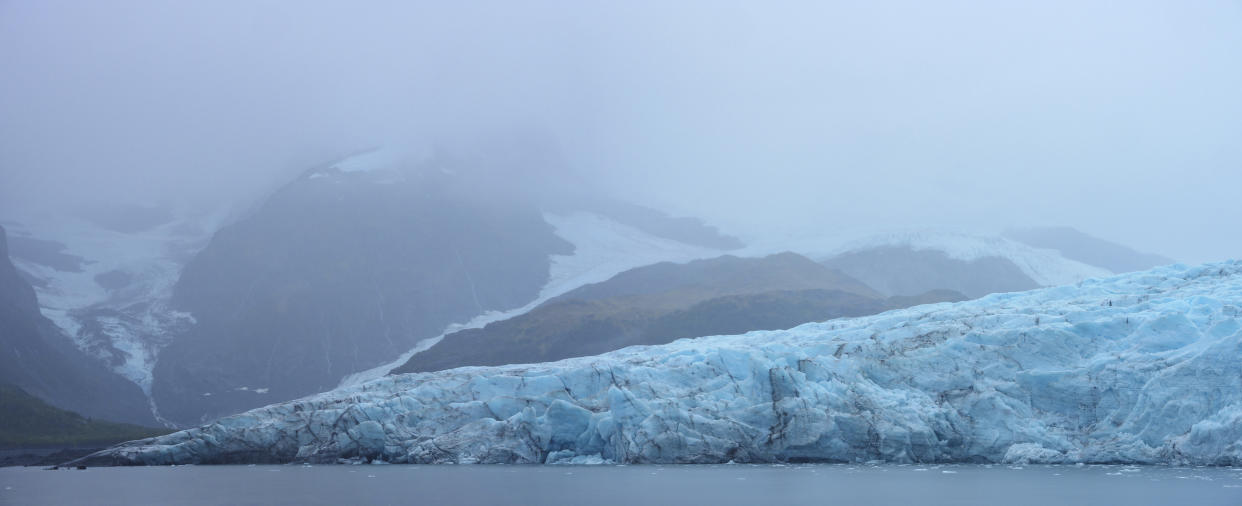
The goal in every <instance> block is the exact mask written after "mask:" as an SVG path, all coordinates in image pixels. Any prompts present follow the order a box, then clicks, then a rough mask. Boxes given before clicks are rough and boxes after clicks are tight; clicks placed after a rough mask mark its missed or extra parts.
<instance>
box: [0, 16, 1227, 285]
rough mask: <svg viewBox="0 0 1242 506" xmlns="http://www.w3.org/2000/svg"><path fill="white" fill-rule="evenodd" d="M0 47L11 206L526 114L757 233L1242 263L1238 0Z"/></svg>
mask: <svg viewBox="0 0 1242 506" xmlns="http://www.w3.org/2000/svg"><path fill="white" fill-rule="evenodd" d="M456 4H465V5H456ZM670 4H671V5H670ZM0 68H2V69H4V78H3V79H0V216H3V214H2V213H6V212H9V213H11V212H14V210H15V209H23V208H28V207H31V206H36V205H40V204H43V205H59V204H60V203H61V202H73V201H80V200H100V199H103V200H124V201H137V202H157V201H190V202H196V203H203V202H216V201H221V200H226V201H227V200H230V199H239V198H245V197H247V196H249V195H252V194H253V193H254V191H255V188H267V187H270V186H271V185H273V184H277V183H278V182H279V181H280V179H281V178H283V177H285V176H284V175H285V174H288V173H289V172H290V171H293V170H297V169H299V168H303V167H305V166H307V165H308V164H310V163H313V162H318V161H322V159H323V158H324V157H326V156H331V155H332V154H334V153H339V152H342V151H348V150H353V149H358V148H362V147H367V146H373V145H376V144H386V143H387V144H391V143H401V142H407V141H409V140H410V139H420V140H421V139H426V138H428V137H436V136H446V135H449V136H451V135H467V134H469V133H470V132H477V131H484V130H487V129H492V128H504V127H508V126H511V125H530V126H532V127H535V128H538V129H541V130H543V131H547V132H550V133H551V134H552V135H554V136H555V138H556V139H557V141H558V142H559V143H560V145H561V147H562V149H563V150H564V151H565V154H566V156H567V158H568V159H569V160H570V161H571V162H572V163H573V164H574V165H575V166H576V167H578V168H579V169H581V170H582V171H584V172H586V173H588V174H589V175H590V176H591V177H590V179H592V180H594V181H598V182H599V183H600V184H603V185H605V186H608V187H610V188H613V189H615V190H616V191H617V192H619V193H621V194H623V195H626V196H629V197H631V198H633V199H637V200H640V201H642V202H645V203H649V204H653V205H656V206H658V207H662V208H665V209H668V210H672V211H675V212H678V213H682V214H693V215H699V216H701V217H704V218H706V219H708V220H709V221H711V222H713V223H715V224H718V225H721V226H722V227H723V228H725V229H726V230H728V231H732V232H735V233H739V234H742V235H744V236H760V235H772V234H783V233H810V232H826V233H832V232H834V231H839V230H841V229H843V228H849V229H852V230H857V229H860V228H871V227H875V228H891V227H913V226H924V225H935V226H952V227H964V228H979V229H1000V228H1004V227H1007V226H1015V225H1053V224H1058V225H1059V224H1066V225H1073V226H1076V227H1079V228H1081V229H1083V230H1084V231H1087V232H1090V233H1093V234H1096V235H1099V236H1102V237H1105V238H1108V239H1112V240H1117V241H1120V242H1123V243H1126V244H1129V245H1132V246H1135V247H1138V248H1140V249H1144V250H1149V251H1153V252H1158V253H1163V254H1166V255H1170V256H1174V257H1176V258H1178V259H1180V260H1185V261H1192V262H1193V261H1207V260H1214V259H1221V258H1225V257H1242V234H1238V233H1237V230H1238V222H1239V218H1242V199H1240V198H1238V195H1237V194H1238V190H1239V189H1240V188H1242V142H1240V140H1242V91H1239V90H1242V2H1238V1H1216V2H1213V1H1195V2H1169V1H1158V2H1142V1H1119V2H1102V1H1101V2H1091V1H1087V2H1083V1H1065V2H1059V1H1041V2H978V1H972V2H956V1H940V2H920V1H911V2H881V1H869V2H849V3H846V2H842V3H840V4H835V3H829V2H804V3H787V4H776V3H772V2H743V3H724V2H702V3H692V2H650V3H643V2H639V3H632V2H610V3H593V4H589V5H586V4H582V3H579V2H549V3H542V2H474V3H466V2H428V3H426V4H424V5H414V4H413V3H412V2H392V3H379V2H376V3H372V2H304V1H292V0H288V1H269V2H262V1H245V2H193V3H192V2H169V1H153V2H139V1H127V0H122V1H118V2H82V1H68V2H59V1H54V0H53V1H49V0H37V1H36V0H0Z"/></svg>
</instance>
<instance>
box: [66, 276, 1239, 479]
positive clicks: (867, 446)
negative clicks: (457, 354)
mask: <svg viewBox="0 0 1242 506" xmlns="http://www.w3.org/2000/svg"><path fill="white" fill-rule="evenodd" d="M1240 321H1242V262H1237V261H1231V262H1223V263H1216V264H1208V265H1203V266H1198V267H1186V266H1168V267H1162V268H1158V269H1154V270H1151V271H1146V272H1139V273H1133V274H1127V275H1123V276H1117V277H1113V278H1108V279H1092V280H1087V281H1085V282H1082V283H1080V284H1078V285H1073V286H1061V287H1055V288H1047V289H1041V290H1035V291H1031V292H1023V293H1009V294H996V295H990V296H987V297H984V298H982V299H978V300H974V301H968V302H962V303H956V304H947V303H946V304H935V305H928V306H918V307H914V308H909V309H904V310H897V311H890V312H887V313H883V314H879V315H875V316H870V317H863V318H852V319H841V320H832V321H828V322H823V323H811V324H806V325H802V326H799V327H796V328H794V329H790V330H785V331H766V332H752V333H749V334H745V335H738V336H714V337H703V338H697V339H684V340H680V341H676V342H674V343H671V344H668V345H662V346H649V347H643V346H639V347H631V348H626V349H622V350H619V351H616V352H612V353H608V354H605V355H600V356H597V357H585V358H577V359H569V360H564V361H560V362H553V363H546V364H534V365H513V366H504V367H480V368H462V369H454V370H449V371H441V372H435V373H420V374H409V375H402V376H395V377H387V378H382V379H378V380H375V381H371V382H367V383H364V384H361V385H356V386H352V387H348V388H342V389H338V390H334V391H331V392H327V393H324V394H319V395H316V396H311V397H307V398H304V399H301V400H297V401H291V402H286V403H282V404H276V405H271V406H267V407H264V408H260V409H256V410H252V411H249V412H246V413H242V414H239V415H236V416H232V417H228V418H224V419H221V420H219V421H217V422H216V423H213V424H210V425H206V426H203V427H200V428H195V429H190V430H186V431H182V432H178V433H174V434H170V435H167V436H162V437H158V438H152V439H147V440H142V441H135V442H130V443H126V444H124V445H120V446H118V447H114V448H112V449H109V450H105V451H103V452H100V453H97V454H94V455H92V456H89V457H86V458H85V459H84V460H83V461H82V462H84V463H90V464H170V463H179V464H181V463H235V462H290V461H310V462H336V461H338V460H339V459H364V460H369V459H379V460H383V461H386V462H394V463H398V462H405V463H476V462H477V463H500V462H505V463H554V462H618V463H621V462H631V463H643V462H647V463H698V462H703V463H706V462H716V463H719V462H727V461H730V460H733V461H736V462H747V461H749V462H764V461H859V460H862V461H868V460H885V461H892V462H931V461H979V462H1003V461H1008V462H1045V463H1056V462H1130V463H1194V464H1230V465H1238V464H1242V324H1240Z"/></svg>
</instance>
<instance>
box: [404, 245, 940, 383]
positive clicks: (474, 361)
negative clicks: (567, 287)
mask: <svg viewBox="0 0 1242 506" xmlns="http://www.w3.org/2000/svg"><path fill="white" fill-rule="evenodd" d="M931 297H932V298H936V297H940V299H939V300H937V301H942V300H961V297H960V296H955V295H954V294H948V293H941V294H933V295H932V296H931ZM929 301H930V300H929ZM897 302H900V301H897ZM892 307H893V306H892V305H891V304H890V301H889V300H887V299H885V298H884V297H882V296H881V295H880V294H878V293H876V292H875V291H874V290H871V289H870V288H869V287H867V286H866V285H864V284H862V283H859V282H858V281H857V280H854V279H852V278H850V277H848V276H845V275H842V274H841V273H839V272H836V271H834V270H832V269H828V268H825V267H824V266H822V265H819V264H816V263H815V262H814V261H811V260H810V259H807V258H806V257H802V256H800V255H796V254H793V253H782V254H777V255H771V256H768V257H764V258H738V257H733V256H723V257H718V258H713V259H707V260H696V261H692V262H688V263H684V264H678V263H671V262H664V263H659V264H654V265H649V266H645V267H639V268H636V269H632V270H629V271H626V272H623V273H621V274H618V275H617V276H615V277H613V278H611V279H609V280H607V281H604V282H601V283H594V284H590V285H586V286H583V287H581V288H578V289H575V290H573V291H570V292H568V293H566V294H564V295H562V296H560V297H556V298H554V299H552V300H550V301H548V302H546V303H544V304H543V305H540V306H539V307H537V308H535V309H534V310H532V311H530V312H529V313H526V314H523V315H519V316H516V317H513V318H510V319H507V320H503V321H499V322H495V323H492V324H489V325H487V326H486V327H483V328H481V329H468V330H463V331H460V332H456V333H453V334H449V335H447V336H445V337H444V339H442V340H441V341H439V342H438V343H436V344H435V345H434V346H432V347H431V348H429V349H428V350H426V351H423V352H420V353H417V354H415V355H414V356H413V357H411V359H410V360H409V361H408V362H406V363H405V364H404V365H402V366H401V367H399V368H397V369H395V370H394V371H393V373H394V374H399V373H406V372H422V371H435V370H442V369H450V368H453V367H461V366H469V365H504V364H515V363H533V362H547V361H552V360H559V359H562V358H569V357H579V356H586V355H595V354H600V353H605V352H608V351H612V350H616V349H619V348H623V347H626V346H632V345H652V344H664V343H668V342H671V341H674V340H676V339H681V338H687V337H698V336H709V335H719V334H735V333H742V332H747V331H751V330H764V329H768V330H770V329H782V328H789V327H793V326H796V325H799V324H802V323H806V322H810V321H822V320H828V319H832V318H839V317H843V316H861V315H867V314H874V313H878V312H880V311H884V310H886V309H890V308H892Z"/></svg>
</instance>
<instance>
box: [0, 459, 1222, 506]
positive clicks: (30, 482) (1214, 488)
mask: <svg viewBox="0 0 1242 506" xmlns="http://www.w3.org/2000/svg"><path fill="white" fill-rule="evenodd" d="M0 504H14V505H18V504H20V505H30V506H35V505H41V504H49V505H71V504H100V505H106V504H124V505H130V504H159V505H198V504H239V505H240V504H263V505H268V504H297V505H303V504H540V505H552V504H624V505H634V504H845V505H868V504H898V505H913V504H928V505H938V504H945V505H949V504H952V505H975V504H978V505H994V504H1008V505H1040V506H1046V505H1053V506H1069V505H1079V504H1081V505H1104V504H1124V505H1148V504H1150V505H1157V504H1158V505H1167V504H1194V505H1199V506H1209V505H1218V504H1219V505H1230V506H1237V505H1242V468H1185V467H1127V466H1084V467H1074V466H1000V465H997V466H918V465H908V466H897V465H882V466H865V465H788V466H782V465H755V466H752V465H716V466H396V465H387V466H384V465H358V466H313V467H312V466H300V465H287V466H180V467H145V468H92V469H87V470H85V471H78V470H61V471H44V470H41V469H37V468H2V469H0Z"/></svg>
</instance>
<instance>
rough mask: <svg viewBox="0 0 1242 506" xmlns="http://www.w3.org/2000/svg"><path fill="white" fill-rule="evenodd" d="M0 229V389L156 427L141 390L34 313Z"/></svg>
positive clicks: (95, 415)
mask: <svg viewBox="0 0 1242 506" xmlns="http://www.w3.org/2000/svg"><path fill="white" fill-rule="evenodd" d="M7 237H8V233H7V231H6V230H4V229H3V228H0V384H10V385H15V386H17V387H19V388H21V389H23V390H24V391H26V392H29V393H30V394H32V395H34V396H36V397H38V398H41V399H43V400H45V401H47V402H48V403H50V404H52V405H53V406H56V407H58V408H61V409H68V410H72V411H76V412H79V413H82V414H83V415H86V416H90V417H92V418H102V419H107V420H114V421H120V422H130V423H136V424H143V425H155V424H156V421H155V419H154V418H153V417H152V416H151V414H150V410H149V408H148V406H147V402H146V398H145V397H144V396H143V394H142V390H141V389H139V388H138V386H136V385H134V384H133V383H131V382H129V381H127V380H126V379H125V378H123V377H121V376H119V375H117V374H115V373H114V372H112V371H110V370H108V369H107V368H106V367H105V366H104V365H103V364H102V363H100V362H99V361H97V360H95V359H94V358H92V357H90V356H87V355H86V354H85V353H83V352H82V351H81V350H79V349H78V348H77V346H76V345H75V344H74V342H73V341H72V340H71V339H70V338H69V337H68V336H66V335H65V334H64V333H63V332H61V330H60V329H59V328H57V327H56V325H54V324H53V323H52V322H51V321H49V320H48V319H47V318H44V317H43V315H42V314H41V313H40V311H39V301H38V299H37V297H36V296H35V291H34V288H33V287H32V286H31V285H30V283H29V282H28V281H27V280H26V279H25V278H24V277H22V276H21V275H20V274H19V273H18V271H17V269H16V268H15V267H14V266H13V263H12V262H11V261H10V259H9V248H8V239H7Z"/></svg>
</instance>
